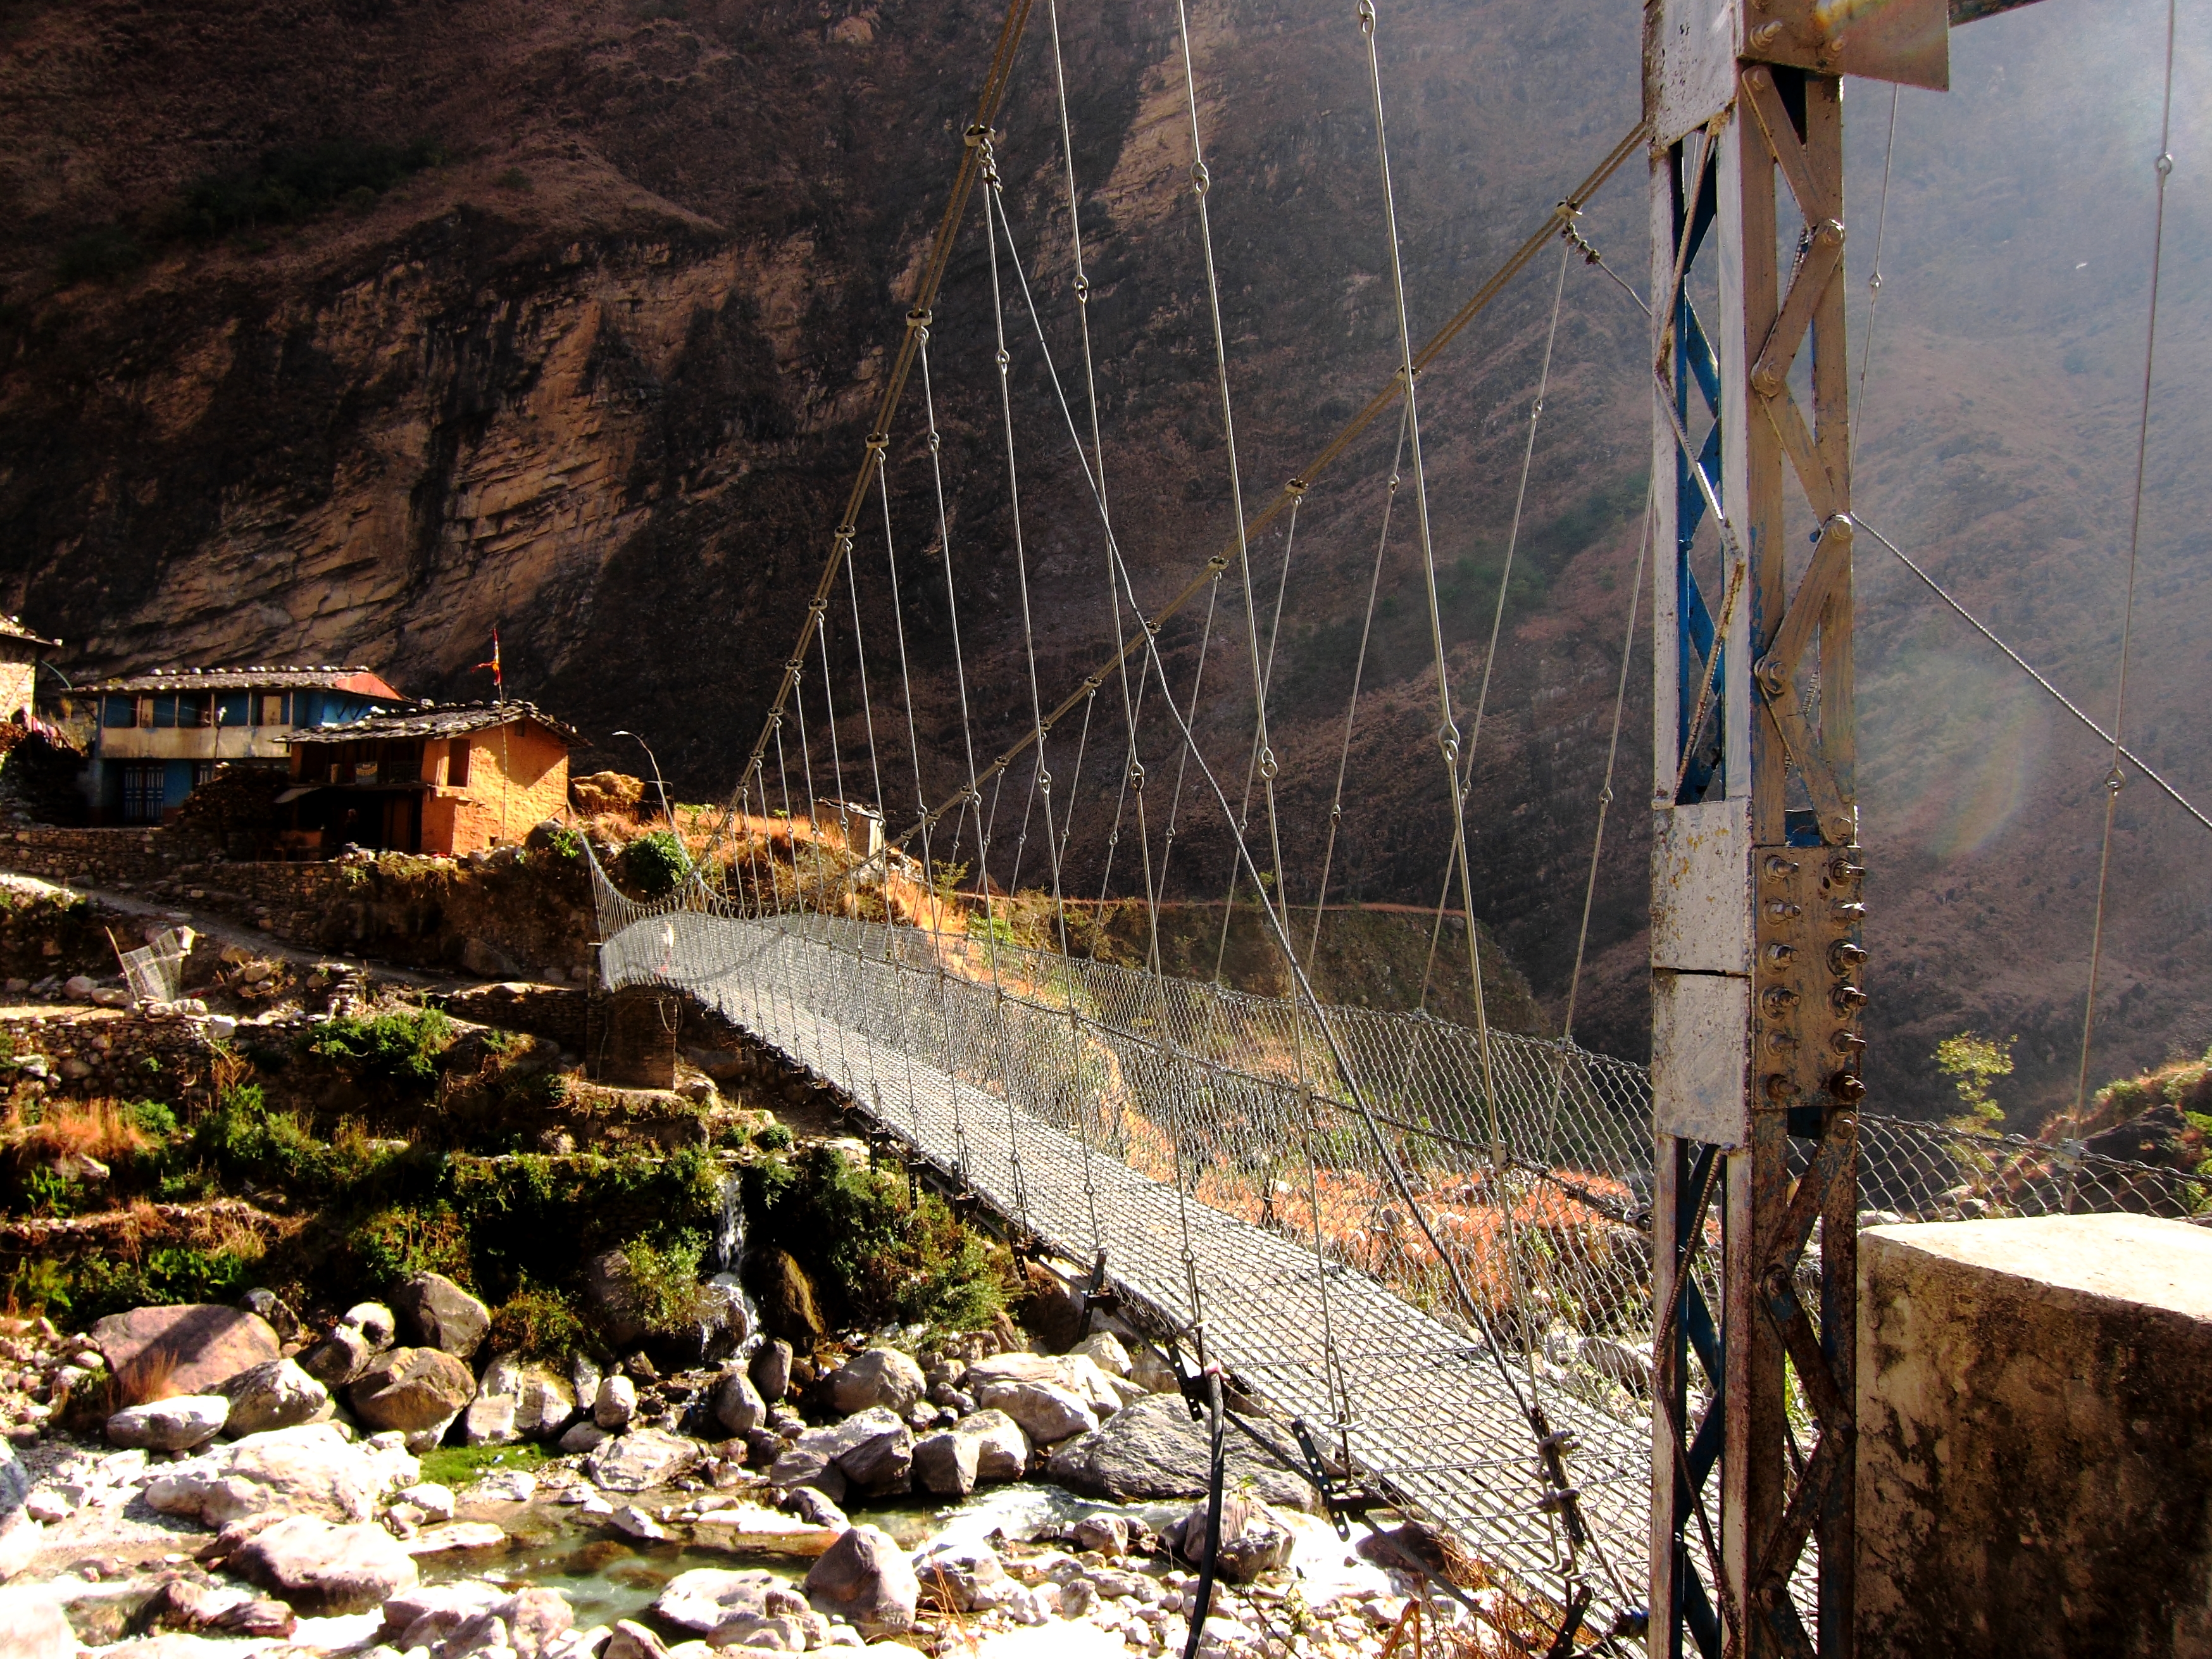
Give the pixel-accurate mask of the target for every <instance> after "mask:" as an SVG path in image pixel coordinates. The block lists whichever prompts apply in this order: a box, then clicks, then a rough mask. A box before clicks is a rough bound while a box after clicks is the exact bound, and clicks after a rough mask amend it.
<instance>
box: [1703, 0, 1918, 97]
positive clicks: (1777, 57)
mask: <svg viewBox="0 0 2212 1659" xmlns="http://www.w3.org/2000/svg"><path fill="white" fill-rule="evenodd" d="M1739 17H1740V20H1741V29H1742V35H1741V40H1740V42H1739V44H1738V46H1737V48H1736V50H1737V51H1738V52H1739V53H1741V56H1742V57H1744V58H1746V59H1747V60H1749V61H1751V62H1753V63H1759V64H1791V65H1794V66H1795V67H1796V68H1798V69H1806V70H1814V71H1815V72H1817V73H1819V74H1821V75H1858V76H1865V77H1866V78H1867V79H1868V80H1870V81H1894V82H1901V83H1902V84H1904V85H1905V86H1908V87H1932V88H1935V89H1936V91H1938V92H1947V91H1948V90H1949V89H1950V86H1951V42H1950V21H1951V20H1950V9H1949V6H1948V0H1763V3H1762V0H1745V3H1744V5H1743V8H1742V9H1741V12H1740V14H1739Z"/></svg>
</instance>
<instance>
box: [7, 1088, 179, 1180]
mask: <svg viewBox="0 0 2212 1659" xmlns="http://www.w3.org/2000/svg"><path fill="white" fill-rule="evenodd" d="M0 1135H4V1139H5V1140H6V1142H7V1144H8V1145H9V1146H13V1147H15V1148H17V1149H19V1150H20V1151H21V1153H22V1154H23V1155H24V1156H25V1157H27V1158H30V1159H32V1160H33V1161H35V1162H38V1163H49V1162H52V1161H53V1160H55V1159H58V1158H97V1159H99V1160H100V1162H101V1163H103V1164H112V1163H113V1162H114V1161H115V1160H116V1159H117V1158H127V1157H129V1156H131V1154H133V1153H136V1152H144V1151H146V1150H147V1149H148V1148H149V1147H150V1146H153V1144H154V1141H153V1138H152V1137H151V1136H149V1134H147V1133H146V1132H145V1131H144V1130H143V1129H141V1128H139V1127H138V1126H137V1124H135V1123H133V1122H132V1121H131V1120H130V1119H129V1118H128V1117H127V1116H126V1115H125V1109H124V1106H123V1104H122V1103H121V1102H119V1101H115V1100H84V1101H77V1100H55V1101H50V1102H48V1103H47V1105H46V1111H45V1113H44V1115H42V1116H40V1120H39V1121H37V1122H36V1123H33V1124H25V1123H24V1122H23V1121H21V1115H20V1111H19V1112H18V1113H17V1114H16V1115H15V1116H14V1121H11V1122H10V1123H9V1125H8V1126H7V1127H6V1129H5V1130H4V1131H0Z"/></svg>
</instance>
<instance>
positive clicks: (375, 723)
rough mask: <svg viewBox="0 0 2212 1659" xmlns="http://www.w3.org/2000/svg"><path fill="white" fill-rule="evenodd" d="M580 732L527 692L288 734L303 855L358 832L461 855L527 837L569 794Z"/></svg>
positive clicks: (386, 846)
mask: <svg viewBox="0 0 2212 1659" xmlns="http://www.w3.org/2000/svg"><path fill="white" fill-rule="evenodd" d="M578 737H579V733H578V732H576V731H575V730H574V728H572V727H569V726H563V725H562V723H561V722H560V721H559V720H555V719H553V718H552V717H551V716H550V715H549V714H544V713H541V712H540V711H539V710H538V708H536V707H534V706H533V705H532V704H530V703H526V702H487V703H454V704H452V705H449V706H447V707H445V708H439V707H436V706H435V705H433V704H428V703H422V704H418V705H416V706H415V707H412V708H404V709H393V710H388V711H385V712H380V713H378V714H371V715H368V717H367V718H365V719H362V720H355V721H353V722H352V723H351V724H349V725H346V726H331V727H319V728H317V729H316V730H314V731H311V732H293V733H291V734H290V735H289V738H287V745H288V747H289V749H290V750H291V755H292V787H290V788H289V789H287V790H286V791H285V792H284V793H283V794H281V795H279V796H278V797H277V798H276V800H277V805H279V806H280V807H283V808H285V809H286V810H287V811H289V814H290V817H289V819H288V821H287V824H286V827H285V829H283V831H282V833H281V834H280V836H279V840H280V841H281V842H282V843H283V845H284V847H285V848H286V849H287V851H288V852H289V853H290V854H293V855H294V856H295V857H302V858H315V857H324V856H327V855H329V854H332V853H335V852H337V850H338V849H339V848H342V847H344V846H346V845H347V844H349V843H351V844H352V845H354V846H357V847H368V848H377V849H379V850H384V851H391V852H398V853H433V854H447V855H452V854H461V853H475V852H480V851H482V850H483V849H484V848H489V847H490V846H492V845H494V844H495V843H496V842H514V841H520V840H521V839H522V837H523V836H526V835H527V834H528V833H529V832H530V830H531V829H532V827H533V826H534V825H536V824H538V823H543V822H544V820H545V819H547V818H550V817H560V816H561V814H562V812H563V811H566V810H567V807H568V750H569V747H570V745H571V744H574V743H575V742H576V741H577V739H578Z"/></svg>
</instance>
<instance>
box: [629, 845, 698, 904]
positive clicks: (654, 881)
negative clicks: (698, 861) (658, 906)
mask: <svg viewBox="0 0 2212 1659" xmlns="http://www.w3.org/2000/svg"><path fill="white" fill-rule="evenodd" d="M622 866H623V877H624V878H626V879H628V881H629V884H630V885H631V886H633V887H635V888H636V889H637V890H638V891H639V892H641V893H642V894H644V895H645V896H646V897H647V898H659V897H660V896H662V895H663V894H664V893H672V892H674V891H675V890H676V884H677V883H678V882H680V881H682V880H683V879H684V876H685V874H686V873H687V872H689V871H690V867H691V866H690V860H687V859H686V858H685V857H684V848H683V847H682V846H681V845H680V844H679V843H678V841H677V839H676V837H675V836H672V835H671V834H670V833H669V832H668V831H667V830H665V829H655V830H654V831H653V833H652V834H650V835H646V836H638V837H637V839H636V840H635V841H633V842H630V843H629V845H628V846H626V847H624V848H623V854H622Z"/></svg>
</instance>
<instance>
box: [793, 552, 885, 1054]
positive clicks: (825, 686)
mask: <svg viewBox="0 0 2212 1659" xmlns="http://www.w3.org/2000/svg"><path fill="white" fill-rule="evenodd" d="M841 533H842V532H841ZM843 538H844V540H845V541H846V543H847V544H848V546H849V545H850V544H851V539H852V538H851V537H850V535H849V533H845V534H844V535H843ZM814 604H815V605H816V608H817V612H818V613H819V614H817V617H816V621H815V628H814V643H815V646H816V647H817V654H818V655H819V656H820V658H821V661H822V729H823V732H824V733H825V734H826V735H827V736H828V738H829V780H830V782H831V783H832V784H833V785H835V786H836V791H837V798H836V800H834V801H832V802H831V803H830V805H834V806H835V807H836V809H837V827H838V829H839V831H840V832H841V833H842V835H843V836H844V838H845V853H846V855H847V857H848V859H849V858H850V856H851V854H852V851H853V821H852V808H851V806H850V805H849V804H848V801H847V799H846V794H845V757H844V752H843V745H842V744H840V743H839V742H838V741H837V702H836V692H835V690H834V689H833V687H832V684H831V682H830V677H829V622H828V620H827V612H828V611H829V601H828V600H827V599H817V600H815V601H814ZM797 694H798V688H797V687H796V686H795V685H794V686H793V696H797ZM799 730H800V732H802V733H803V732H805V716H804V715H803V714H802V715H801V716H800V717H799ZM810 810H811V809H810ZM814 842H815V848H816V865H817V868H819V866H820V860H821V854H820V848H821V844H822V826H821V824H820V823H819V822H818V821H817V823H815V825H814ZM849 867H850V866H848V870H849ZM885 867H886V868H888V867H889V865H888V860H886V866H885ZM848 887H849V884H848ZM828 904H829V883H828V882H827V881H826V880H824V881H823V882H822V883H820V884H819V886H818V888H817V891H816V894H815V900H814V907H813V908H815V909H816V910H817V912H818V913H819V914H821V915H823V916H824V917H829V910H828V909H827V908H826V907H827V906H828ZM821 932H822V934H823V937H824V938H825V939H828V940H829V943H830V945H831V947H832V948H833V949H834V948H835V946H836V937H837V933H836V925H835V921H834V919H832V920H831V921H829V924H828V925H826V926H823V927H821ZM845 1025H846V1022H844V1021H843V1020H840V1021H838V1022H837V1058H838V1061H839V1066H840V1069H841V1070H842V1071H843V1072H844V1073H846V1074H847V1075H848V1076H853V1075H856V1074H855V1073H854V1071H853V1057H852V1055H851V1054H850V1053H849V1052H848V1049H847V1048H846V1045H845Z"/></svg>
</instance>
